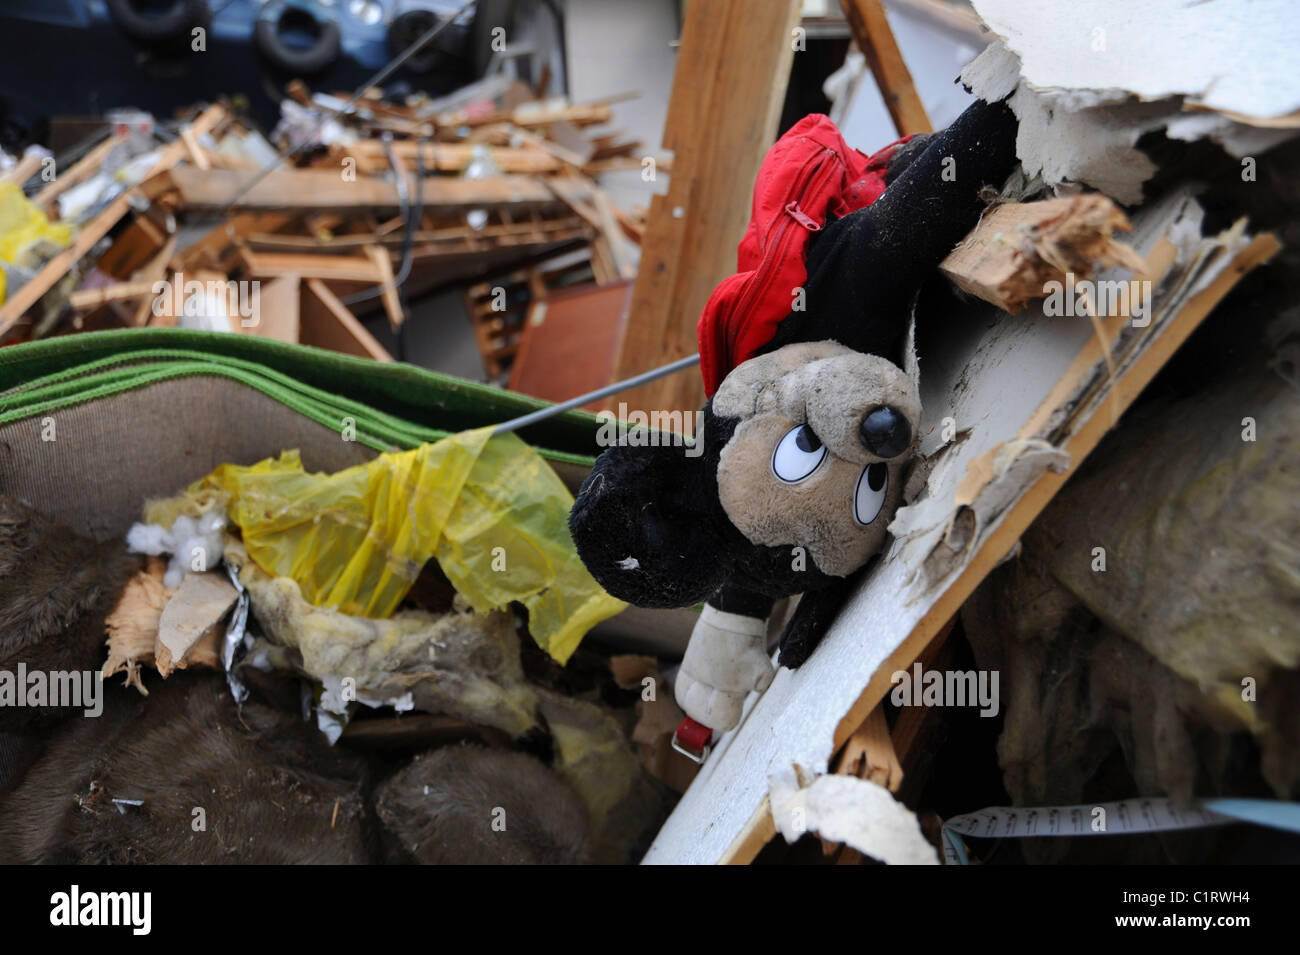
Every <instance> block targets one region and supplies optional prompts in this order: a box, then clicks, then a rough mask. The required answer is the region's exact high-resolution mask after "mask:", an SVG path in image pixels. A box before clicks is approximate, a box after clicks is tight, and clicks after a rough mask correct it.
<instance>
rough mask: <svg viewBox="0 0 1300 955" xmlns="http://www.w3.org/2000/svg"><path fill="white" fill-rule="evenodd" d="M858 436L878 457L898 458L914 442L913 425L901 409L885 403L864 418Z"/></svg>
mask: <svg viewBox="0 0 1300 955" xmlns="http://www.w3.org/2000/svg"><path fill="white" fill-rule="evenodd" d="M858 436H859V437H860V438H861V439H862V444H863V445H864V446H865V447H866V449H867V450H868V451H870V452H871V453H872V454H874V455H875V456H876V457H878V458H896V457H898V456H899V455H900V454H902V453H903V452H904V451H906V450H907V447H908V445H910V444H911V443H912V426H911V425H910V424H908V423H907V418H906V417H905V416H904V415H903V413H902V412H901V411H899V410H898V409H897V408H891V407H889V405H885V406H883V407H880V408H877V409H876V410H875V411H873V412H871V413H870V414H869V415H867V416H866V417H865V418H863V419H862V424H861V425H859V427H858Z"/></svg>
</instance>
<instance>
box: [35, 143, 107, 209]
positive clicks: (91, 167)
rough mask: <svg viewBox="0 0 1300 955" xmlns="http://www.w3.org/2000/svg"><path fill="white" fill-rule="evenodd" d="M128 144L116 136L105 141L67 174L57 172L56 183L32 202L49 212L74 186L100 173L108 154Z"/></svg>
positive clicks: (47, 187)
mask: <svg viewBox="0 0 1300 955" xmlns="http://www.w3.org/2000/svg"><path fill="white" fill-rule="evenodd" d="M124 142H126V136H123V135H118V134H114V135H112V136H109V137H108V138H107V139H105V140H104V141H103V142H102V143H100V144H99V145H98V146H96V147H95V148H93V149H92V150H90V152H88V153H86V155H84V156H82V157H81V158H80V159H78V160H77V161H76V162H75V163H73V164H72V166H71V168H69V169H68V171H67V172H63V173H60V172H58V170H57V169H56V170H55V175H54V181H53V182H49V183H47V184H46V185H45V186H44V188H42V189H41V191H40V192H38V193H37V194H36V198H35V199H33V200H32V202H34V203H36V205H37V206H38V207H40V208H41V209H42V210H43V211H45V212H49V211H50V207H51V205H52V204H53V202H54V200H55V199H57V198H58V197H59V196H61V195H63V193H65V192H67V191H68V190H69V189H71V188H72V187H73V186H75V185H77V184H78V183H80V182H84V181H85V180H87V179H89V178H90V177H91V176H93V175H94V174H95V173H97V172H99V167H100V166H102V165H103V163H104V160H105V159H106V158H107V157H108V154H109V153H110V152H112V151H113V149H114V148H115V147H116V146H118V145H119V144H121V143H124Z"/></svg>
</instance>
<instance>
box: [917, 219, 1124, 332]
mask: <svg viewBox="0 0 1300 955" xmlns="http://www.w3.org/2000/svg"><path fill="white" fill-rule="evenodd" d="M1132 229H1133V226H1132V225H1131V224H1130V223H1129V221H1128V218H1127V217H1126V216H1125V215H1124V213H1123V212H1121V211H1120V208H1119V206H1117V205H1115V203H1113V202H1112V201H1111V200H1110V199H1108V198H1106V197H1105V196H1103V195H1100V194H1098V193H1089V194H1087V195H1082V196H1072V197H1069V198H1065V199H1048V200H1045V201H1043V202H1008V203H1004V204H1002V205H999V206H996V207H994V208H993V209H990V210H989V211H988V212H986V213H985V214H984V217H983V218H982V219H980V222H979V225H977V226H976V227H975V228H974V229H972V230H971V232H970V234H969V235H967V236H966V238H965V239H963V240H962V241H961V242H959V243H958V244H957V248H955V249H953V251H952V252H951V253H949V255H948V257H947V258H945V259H944V260H943V261H942V262H941V263H939V271H940V272H942V273H943V274H944V275H946V276H947V277H948V279H949V280H950V281H951V282H952V283H953V284H954V285H956V286H957V287H958V288H959V289H961V290H962V291H963V292H969V293H970V294H971V295H974V296H976V297H977V298H981V299H983V300H984V301H986V302H988V303H989V304H991V305H996V306H997V307H998V308H1000V309H1002V310H1003V311H1004V312H1010V313H1011V314H1013V315H1014V314H1015V313H1016V312H1018V311H1020V309H1022V308H1024V306H1025V305H1026V304H1027V303H1029V302H1031V301H1033V300H1034V299H1036V298H1044V297H1045V296H1047V294H1048V293H1049V292H1050V289H1048V288H1047V284H1048V283H1049V282H1065V281H1066V278H1067V275H1071V274H1072V275H1074V276H1075V277H1076V278H1079V279H1084V278H1088V277H1089V276H1091V275H1093V274H1094V273H1096V272H1100V271H1104V270H1106V269H1109V268H1111V267H1113V266H1116V265H1122V266H1124V267H1125V268H1127V269H1129V270H1130V271H1132V272H1139V271H1141V270H1142V267H1143V261H1142V257H1141V256H1140V255H1138V254H1137V253H1136V252H1135V251H1133V249H1132V248H1130V247H1129V246H1127V245H1125V244H1124V243H1123V242H1120V241H1118V240H1117V239H1115V238H1114V233H1115V232H1116V231H1119V232H1131V231H1132ZM1094 304H1095V303H1094Z"/></svg>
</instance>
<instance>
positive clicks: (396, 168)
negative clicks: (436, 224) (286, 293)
mask: <svg viewBox="0 0 1300 955" xmlns="http://www.w3.org/2000/svg"><path fill="white" fill-rule="evenodd" d="M426 142H428V138H427V137H424V138H421V139H420V141H419V144H418V145H417V146H416V147H415V165H416V169H417V170H418V172H417V175H416V179H415V204H414V206H412V205H410V204H409V202H408V200H407V195H406V170H405V168H404V167H403V166H402V165H401V163H400V162H399V161H398V159H397V155H396V154H395V153H394V152H393V146H392V142H391V141H390V140H385V141H384V152H385V153H387V155H388V162H389V165H391V166H392V167H393V173H394V174H395V175H396V176H397V201H398V203H399V206H400V208H401V216H402V221H403V223H404V224H405V229H404V231H403V234H402V264H401V267H400V268H399V269H398V270H397V275H395V276H394V277H393V281H392V284H391V285H386V284H380V285H376V286H375V287H374V288H371V289H366V290H365V291H362V292H357V293H356V294H355V295H349V296H348V297H347V298H345V299H343V304H344V305H355V304H357V303H358V302H368V301H370V300H371V299H375V298H379V297H380V296H381V295H383V294H384V293H385V292H387V291H389V290H390V289H394V288H395V289H397V290H399V291H400V292H401V294H402V311H403V312H406V311H409V309H407V307H406V292H405V290H404V288H403V286H404V285H405V284H406V280H407V278H408V277H409V276H410V274H411V264H412V259H413V258H414V255H413V251H414V247H415V230H416V228H417V227H418V226H419V223H420V219H421V218H422V217H423V216H424V157H423V156H422V155H421V152H420V151H421V149H422V148H423V146H424V144H425V143H426ZM405 324H406V323H405V322H403V323H402V325H403V326H405Z"/></svg>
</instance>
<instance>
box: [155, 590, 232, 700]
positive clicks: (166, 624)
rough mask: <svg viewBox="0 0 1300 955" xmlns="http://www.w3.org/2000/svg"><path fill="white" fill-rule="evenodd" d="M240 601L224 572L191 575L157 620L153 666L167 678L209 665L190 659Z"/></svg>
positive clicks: (211, 638)
mask: <svg viewBox="0 0 1300 955" xmlns="http://www.w3.org/2000/svg"><path fill="white" fill-rule="evenodd" d="M238 599H239V591H237V590H235V588H234V586H233V585H232V584H231V583H230V581H229V580H228V579H227V578H226V575H225V574H224V573H217V572H216V571H211V570H209V571H203V572H201V573H188V574H186V575H185V579H184V580H182V581H181V585H180V586H179V587H178V588H176V593H174V594H172V597H171V599H170V600H168V601H167V606H166V607H164V608H163V612H162V615H161V617H160V618H159V620H158V635H157V638H156V642H155V643H154V666H155V667H157V669H158V672H159V673H160V674H161V675H162V676H164V677H168V676H170V675H171V674H172V672H173V671H175V670H184V669H186V668H187V667H189V666H190V664H191V663H198V664H199V665H208V664H210V663H211V662H212V661H210V660H209V659H201V660H191V659H189V657H190V656H191V654H192V653H193V651H194V650H195V649H196V648H197V647H198V646H199V644H200V642H202V641H203V640H204V639H205V638H207V639H208V640H210V641H211V640H213V638H214V637H215V635H216V633H217V627H218V625H219V624H220V623H221V621H222V620H223V619H224V618H225V616H226V614H227V613H229V612H230V608H231V607H233V606H234V605H235V601H236V600H238Z"/></svg>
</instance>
